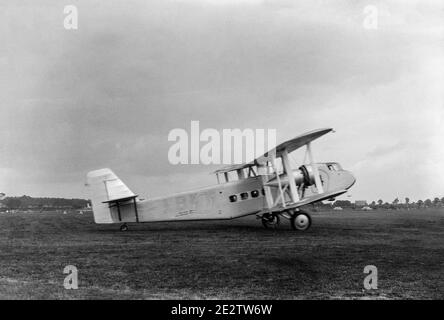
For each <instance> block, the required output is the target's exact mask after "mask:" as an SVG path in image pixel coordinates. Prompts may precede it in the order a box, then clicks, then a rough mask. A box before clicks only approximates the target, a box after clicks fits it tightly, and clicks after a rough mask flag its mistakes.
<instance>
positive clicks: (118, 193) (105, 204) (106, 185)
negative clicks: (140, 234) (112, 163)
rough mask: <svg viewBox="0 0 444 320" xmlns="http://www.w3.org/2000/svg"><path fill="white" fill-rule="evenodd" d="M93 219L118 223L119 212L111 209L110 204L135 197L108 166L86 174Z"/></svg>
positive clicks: (97, 221) (98, 221)
mask: <svg viewBox="0 0 444 320" xmlns="http://www.w3.org/2000/svg"><path fill="white" fill-rule="evenodd" d="M87 186H88V187H89V191H90V198H91V202H92V209H93V214H94V221H95V222H96V223H118V222H120V221H122V219H121V217H120V212H118V215H117V210H112V209H111V206H110V205H111V204H113V203H117V202H119V201H126V200H128V199H133V198H135V197H137V195H136V194H134V193H133V192H132V191H131V190H130V189H129V188H128V187H127V186H126V185H125V184H124V183H123V182H122V180H120V179H119V178H118V177H117V176H116V174H115V173H114V172H113V171H112V170H111V169H108V168H104V169H99V170H94V171H90V172H88V174H87Z"/></svg>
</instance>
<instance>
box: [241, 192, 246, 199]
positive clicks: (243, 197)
mask: <svg viewBox="0 0 444 320" xmlns="http://www.w3.org/2000/svg"><path fill="white" fill-rule="evenodd" d="M240 196H241V200H247V199H248V192H242V193H241V194H240Z"/></svg>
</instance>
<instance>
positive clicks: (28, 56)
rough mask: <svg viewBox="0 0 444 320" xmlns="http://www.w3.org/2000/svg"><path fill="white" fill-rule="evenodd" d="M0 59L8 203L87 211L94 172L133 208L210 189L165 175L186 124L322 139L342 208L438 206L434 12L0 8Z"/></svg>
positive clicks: (173, 172) (198, 4)
mask: <svg viewBox="0 0 444 320" xmlns="http://www.w3.org/2000/svg"><path fill="white" fill-rule="evenodd" d="M65 5H74V6H76V8H77V9H78V29H77V30H66V29H65V28H64V24H63V22H64V19H65V17H66V14H64V11H63V9H64V6H65ZM368 5H372V6H373V7H372V8H376V9H377V28H376V29H374V28H373V29H369V28H366V27H365V24H364V20H365V18H366V17H367V13H366V12H367V11H365V8H366V6H368ZM0 43H1V46H0V98H1V99H0V119H1V125H0V191H1V192H5V193H7V194H8V195H24V194H26V195H30V196H36V197H37V196H55V197H66V198H76V197H80V198H87V197H88V193H87V189H86V187H85V181H86V178H85V177H86V173H87V172H88V171H90V170H94V169H98V168H102V167H109V168H112V169H113V171H114V172H115V173H116V174H117V175H118V176H119V177H120V178H121V179H122V180H123V181H124V182H125V183H126V184H127V185H128V186H129V187H130V189H132V190H133V191H134V192H135V193H137V194H139V195H141V196H143V197H144V198H147V199H149V198H150V197H155V196H162V195H166V194H169V193H172V192H179V191H186V190H189V189H193V188H198V187H202V186H206V185H210V184H212V183H214V182H215V178H214V176H212V175H211V174H209V173H210V172H212V171H213V170H215V169H216V168H217V167H216V166H214V165H172V164H171V163H170V162H169V161H168V150H169V148H170V147H171V146H172V144H173V143H172V142H170V141H168V133H169V132H170V131H171V130H173V129H175V128H183V129H185V130H187V131H189V130H190V122H191V121H195V120H196V121H199V122H200V127H201V129H204V128H214V129H216V130H223V129H230V128H240V129H245V128H252V129H258V128H260V129H276V130H277V142H282V141H284V140H286V139H289V138H292V137H294V136H297V135H299V134H301V133H303V132H306V131H309V130H312V129H316V128H324V127H332V128H334V129H335V133H330V134H328V135H326V136H324V137H323V138H321V139H319V140H317V141H315V142H314V143H313V152H314V155H315V160H316V161H337V162H340V163H341V164H342V166H343V167H344V168H346V169H347V170H350V171H352V172H353V174H354V175H355V177H356V179H357V182H356V184H355V186H354V187H353V188H352V189H351V190H350V195H351V196H350V199H366V200H378V199H383V200H384V201H389V202H391V201H393V199H394V198H395V197H399V198H400V199H401V200H403V199H404V198H405V197H409V198H410V199H412V200H416V199H425V198H427V197H429V198H433V197H435V196H439V197H442V196H444V173H443V172H444V148H443V142H442V141H443V137H444V90H443V87H444V4H443V3H442V2H441V1H430V0H429V1H351V0H348V1H317V0H314V1H291V0H276V1H270V0H266V1H256V0H247V1H245V0H236V1H234V0H228V1H216V0H211V1H204V0H188V1H185V0H183V1H168V0H167V1H165V0H159V1H150V0H149V1H147V0H140V1H134V0H133V1H131V0H130V1H116V0H111V1H91V0H88V1H74V0H69V1H67V3H63V2H60V1H57V0H51V1H49V0H42V1H38V2H37V1H19V2H18V1H12V0H0ZM295 158H296V159H301V160H302V154H301V155H299V154H296V155H295Z"/></svg>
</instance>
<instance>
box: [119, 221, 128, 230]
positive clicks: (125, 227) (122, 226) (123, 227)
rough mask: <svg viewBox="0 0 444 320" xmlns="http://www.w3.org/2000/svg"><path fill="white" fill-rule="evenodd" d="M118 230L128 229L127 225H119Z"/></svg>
mask: <svg viewBox="0 0 444 320" xmlns="http://www.w3.org/2000/svg"><path fill="white" fill-rule="evenodd" d="M120 231H128V225H127V224H126V223H124V224H122V225H121V226H120Z"/></svg>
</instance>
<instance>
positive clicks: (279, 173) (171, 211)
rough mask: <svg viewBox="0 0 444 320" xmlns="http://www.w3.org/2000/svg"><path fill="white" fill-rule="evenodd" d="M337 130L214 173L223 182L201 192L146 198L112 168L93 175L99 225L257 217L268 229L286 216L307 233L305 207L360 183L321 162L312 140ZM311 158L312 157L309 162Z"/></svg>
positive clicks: (315, 132)
mask: <svg viewBox="0 0 444 320" xmlns="http://www.w3.org/2000/svg"><path fill="white" fill-rule="evenodd" d="M332 130H333V129H331V128H326V129H318V130H313V131H310V132H308V133H305V134H303V135H300V136H298V137H296V138H294V139H291V140H288V141H286V142H283V143H281V144H279V145H278V146H277V147H276V148H273V149H272V150H270V151H268V152H267V153H265V154H264V155H263V156H261V157H259V158H256V159H254V160H253V161H251V162H249V163H244V164H239V165H230V166H227V167H224V168H222V169H219V170H217V171H215V172H214V174H215V176H216V179H217V184H216V185H214V186H210V187H206V188H202V189H199V190H194V191H189V192H183V193H178V194H174V195H171V196H167V197H159V198H154V199H148V200H141V199H139V198H138V195H137V194H135V193H134V192H132V191H131V190H130V189H129V188H128V187H127V186H126V185H125V184H124V183H123V182H122V181H121V180H120V179H119V178H118V177H117V176H116V175H115V174H114V173H113V172H112V171H111V170H110V169H99V170H95V171H91V172H89V173H88V174H87V186H89V189H90V197H91V201H92V208H93V213H94V221H95V222H96V223H118V224H120V225H121V226H120V230H122V231H126V230H128V223H141V222H164V221H189V220H216V219H217V220H220V219H234V218H239V217H243V216H247V215H254V214H255V215H256V216H257V218H258V219H260V220H261V221H262V224H263V226H264V227H265V228H276V227H277V226H278V225H279V223H280V220H281V219H280V218H281V217H282V218H285V219H288V220H289V221H290V224H291V226H292V228H293V229H294V230H299V231H304V230H307V229H308V228H309V227H310V225H311V217H310V215H309V213H308V212H307V211H306V210H303V209H302V208H301V207H303V206H305V205H308V204H313V203H316V202H319V201H323V200H334V198H335V197H337V196H339V195H341V194H344V193H346V192H347V190H348V189H349V188H351V187H352V186H353V184H354V183H355V178H354V176H353V175H352V174H351V173H350V172H349V171H346V170H344V169H342V167H341V165H340V164H339V163H337V162H326V163H316V162H314V159H313V155H312V148H311V144H312V142H313V141H314V140H315V139H317V138H319V137H321V136H323V135H325V134H327V133H329V132H331V131H332ZM302 147H305V158H304V161H303V164H302V165H300V166H296V167H293V166H292V165H291V161H290V160H291V159H290V153H291V152H293V151H295V150H297V149H299V148H302ZM307 160H308V161H307Z"/></svg>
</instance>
